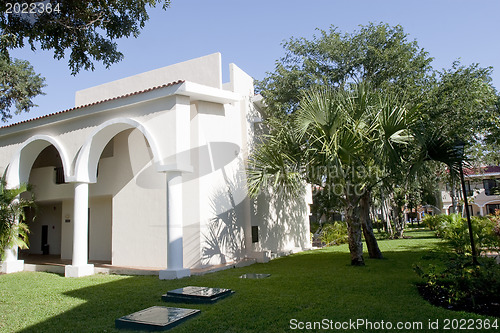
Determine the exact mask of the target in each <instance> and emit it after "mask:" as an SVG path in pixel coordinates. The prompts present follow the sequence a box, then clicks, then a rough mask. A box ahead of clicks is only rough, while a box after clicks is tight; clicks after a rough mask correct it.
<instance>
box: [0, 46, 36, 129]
mask: <svg viewBox="0 0 500 333" xmlns="http://www.w3.org/2000/svg"><path fill="white" fill-rule="evenodd" d="M43 82H44V79H43V78H42V77H41V76H40V75H38V74H36V73H35V71H34V70H33V67H31V66H30V65H29V63H28V62H27V61H23V60H18V59H14V60H12V61H11V60H10V59H9V58H6V57H4V56H1V55H0V116H1V117H2V121H7V120H8V119H9V118H11V114H10V113H9V110H10V109H11V107H12V106H14V107H15V110H16V111H15V113H16V114H19V113H21V112H28V111H29V110H30V109H31V108H32V107H34V106H36V105H35V104H34V103H33V101H32V98H33V97H35V96H37V95H40V94H43V92H42V88H43V87H44V86H45V84H44V83H43Z"/></svg>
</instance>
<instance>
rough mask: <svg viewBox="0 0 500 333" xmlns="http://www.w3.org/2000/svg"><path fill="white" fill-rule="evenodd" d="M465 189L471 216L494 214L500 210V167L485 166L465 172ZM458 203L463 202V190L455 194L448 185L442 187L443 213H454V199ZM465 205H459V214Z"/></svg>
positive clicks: (456, 191)
mask: <svg viewBox="0 0 500 333" xmlns="http://www.w3.org/2000/svg"><path fill="white" fill-rule="evenodd" d="M464 173H465V177H464V178H465V189H466V191H467V196H468V203H469V212H470V214H471V216H485V215H488V214H494V213H495V210H498V209H500V195H499V194H498V188H500V167H499V166H483V167H481V168H473V169H466V170H464ZM452 195H454V196H455V201H456V202H457V203H459V202H461V201H462V198H463V195H462V188H461V187H458V188H456V189H455V192H453V191H452V188H451V187H450V186H449V185H447V184H442V185H441V201H442V206H443V213H446V214H451V213H453V198H452ZM463 206H464V204H463V203H461V204H458V212H462V211H464V210H463Z"/></svg>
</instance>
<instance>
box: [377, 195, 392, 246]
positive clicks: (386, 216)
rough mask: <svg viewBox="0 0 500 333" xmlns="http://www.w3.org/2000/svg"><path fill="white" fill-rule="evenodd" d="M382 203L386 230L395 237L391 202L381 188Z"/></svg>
mask: <svg viewBox="0 0 500 333" xmlns="http://www.w3.org/2000/svg"><path fill="white" fill-rule="evenodd" d="M380 204H381V210H382V222H383V224H384V230H385V232H387V233H388V234H389V236H390V237H391V238H392V237H394V231H393V230H392V225H391V218H390V216H389V204H388V201H387V200H386V199H385V198H384V195H383V190H382V189H381V190H380Z"/></svg>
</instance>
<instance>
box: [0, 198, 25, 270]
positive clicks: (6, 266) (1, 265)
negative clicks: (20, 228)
mask: <svg viewBox="0 0 500 333" xmlns="http://www.w3.org/2000/svg"><path fill="white" fill-rule="evenodd" d="M18 198H19V197H18ZM18 198H16V199H14V201H13V204H16V203H17V201H18ZM17 223H18V221H17V220H16V224H17ZM17 254H18V247H17V246H13V247H10V248H6V249H5V259H4V261H3V262H0V273H5V274H9V273H15V272H21V271H23V270H24V260H18V259H17Z"/></svg>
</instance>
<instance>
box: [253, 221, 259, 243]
mask: <svg viewBox="0 0 500 333" xmlns="http://www.w3.org/2000/svg"><path fill="white" fill-rule="evenodd" d="M258 242H259V227H258V226H256V225H253V226H252V243H258Z"/></svg>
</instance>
